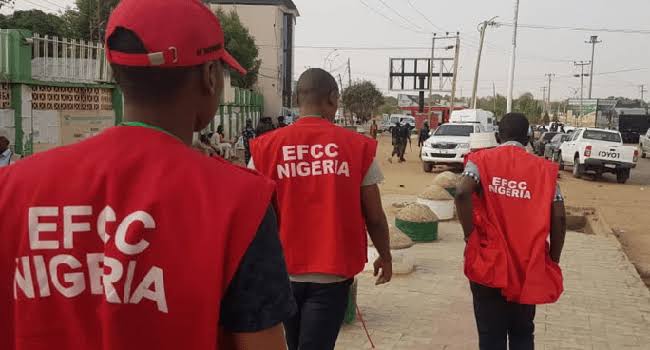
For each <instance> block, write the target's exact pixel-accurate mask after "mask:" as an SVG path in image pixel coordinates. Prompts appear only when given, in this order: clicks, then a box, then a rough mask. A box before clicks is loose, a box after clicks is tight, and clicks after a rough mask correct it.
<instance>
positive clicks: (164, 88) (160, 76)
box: [107, 27, 199, 102]
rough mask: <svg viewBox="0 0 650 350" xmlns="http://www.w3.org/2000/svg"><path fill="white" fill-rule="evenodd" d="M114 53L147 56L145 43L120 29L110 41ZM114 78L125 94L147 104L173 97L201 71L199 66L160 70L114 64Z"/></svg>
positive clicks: (135, 35) (109, 46)
mask: <svg viewBox="0 0 650 350" xmlns="http://www.w3.org/2000/svg"><path fill="white" fill-rule="evenodd" d="M107 45H108V48H109V49H110V50H112V51H117V52H122V53H127V54H128V53H130V54H147V53H149V51H148V50H147V49H146V48H145V47H144V44H143V43H142V40H140V38H139V37H138V36H137V34H135V33H134V32H133V31H131V30H129V29H126V28H122V27H118V28H116V29H115V31H114V32H113V34H111V36H110V37H109V38H108V40H107ZM111 68H112V70H113V75H114V77H115V80H116V81H117V83H118V85H119V86H120V88H122V90H123V91H124V93H125V95H127V96H129V97H132V98H134V99H138V100H141V101H145V102H154V101H156V100H160V99H168V98H173V97H174V96H176V95H177V94H178V92H179V91H180V89H181V88H183V86H184V84H185V83H186V82H187V79H189V77H190V76H191V75H192V74H197V73H198V72H199V66H194V67H178V68H159V67H129V66H122V65H118V64H111Z"/></svg>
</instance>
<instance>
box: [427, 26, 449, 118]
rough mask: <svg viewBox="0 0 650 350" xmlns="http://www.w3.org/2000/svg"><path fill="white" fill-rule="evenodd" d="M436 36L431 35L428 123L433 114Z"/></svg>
mask: <svg viewBox="0 0 650 350" xmlns="http://www.w3.org/2000/svg"><path fill="white" fill-rule="evenodd" d="M436 35H437V34H436V33H433V38H431V62H430V64H429V112H428V113H427V118H428V119H429V122H431V115H432V114H433V62H434V61H433V60H434V58H435V54H436ZM450 113H451V112H450Z"/></svg>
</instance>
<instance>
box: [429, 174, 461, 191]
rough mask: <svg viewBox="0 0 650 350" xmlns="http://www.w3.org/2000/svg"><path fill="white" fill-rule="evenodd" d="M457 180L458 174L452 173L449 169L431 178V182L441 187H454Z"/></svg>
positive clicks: (458, 178)
mask: <svg viewBox="0 0 650 350" xmlns="http://www.w3.org/2000/svg"><path fill="white" fill-rule="evenodd" d="M459 180H460V176H459V175H457V174H454V173H452V172H451V171H445V172H443V173H440V174H439V175H438V176H436V178H435V179H434V180H433V184H434V185H438V186H440V187H442V188H455V187H456V185H457V184H458V181H459Z"/></svg>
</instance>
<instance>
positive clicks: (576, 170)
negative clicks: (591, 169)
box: [573, 157, 585, 179]
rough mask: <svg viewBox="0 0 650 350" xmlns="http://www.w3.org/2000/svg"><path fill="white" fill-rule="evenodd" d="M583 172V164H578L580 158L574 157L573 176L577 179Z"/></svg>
mask: <svg viewBox="0 0 650 350" xmlns="http://www.w3.org/2000/svg"><path fill="white" fill-rule="evenodd" d="M584 172H585V166H584V165H581V164H580V158H578V157H575V158H574V159H573V177H575V178H576V179H579V178H581V177H582V174H584Z"/></svg>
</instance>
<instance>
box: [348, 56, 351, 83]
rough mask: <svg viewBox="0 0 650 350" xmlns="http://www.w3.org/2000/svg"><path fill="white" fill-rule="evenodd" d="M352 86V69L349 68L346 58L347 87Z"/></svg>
mask: <svg viewBox="0 0 650 350" xmlns="http://www.w3.org/2000/svg"><path fill="white" fill-rule="evenodd" d="M350 86H352V69H351V68H350V58H348V87H350Z"/></svg>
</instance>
